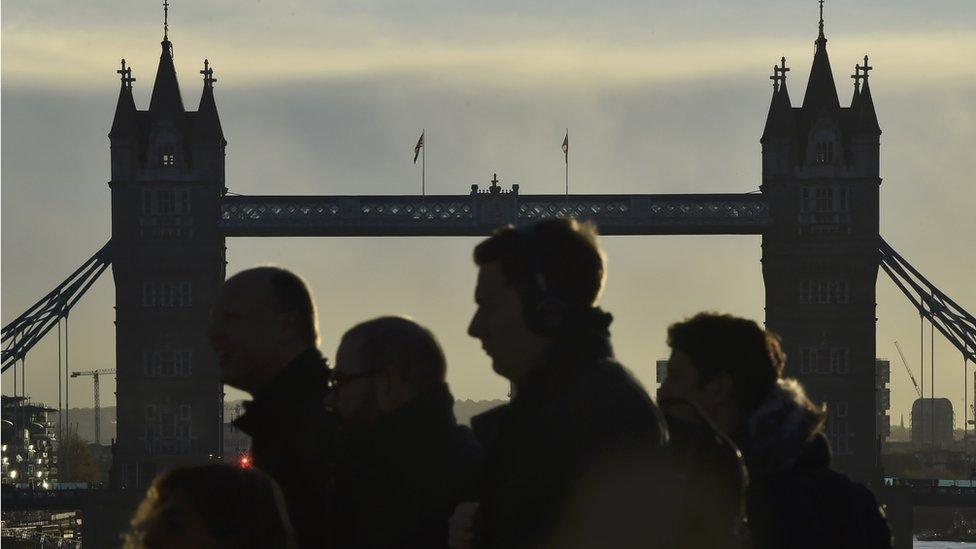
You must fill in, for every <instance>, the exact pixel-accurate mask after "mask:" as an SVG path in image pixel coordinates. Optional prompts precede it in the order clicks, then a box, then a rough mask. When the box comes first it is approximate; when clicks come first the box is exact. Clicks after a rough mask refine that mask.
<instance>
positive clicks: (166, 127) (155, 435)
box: [109, 33, 227, 487]
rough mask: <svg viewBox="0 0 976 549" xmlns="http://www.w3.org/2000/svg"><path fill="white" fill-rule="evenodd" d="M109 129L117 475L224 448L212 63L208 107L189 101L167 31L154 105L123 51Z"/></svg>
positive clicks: (122, 480)
mask: <svg viewBox="0 0 976 549" xmlns="http://www.w3.org/2000/svg"><path fill="white" fill-rule="evenodd" d="M119 72H120V73H121V74H122V89H121V91H120V93H119V101H118V106H117V108H116V112H115V119H114V120H113V123H112V130H111V132H110V133H109V139H110V142H111V151H112V180H111V181H110V182H109V187H110V188H111V193H112V250H113V261H112V269H113V274H114V277H115V292H116V294H115V300H116V301H115V302H116V321H115V324H116V366H117V369H118V378H117V404H118V408H117V416H118V420H117V421H118V424H117V427H118V428H117V441H116V457H115V463H114V467H113V481H114V482H115V483H116V484H117V485H121V486H126V487H139V486H145V484H146V482H148V480H149V479H151V478H152V475H153V474H155V473H157V472H159V471H162V470H165V469H168V468H171V467H174V466H178V465H184V464H192V463H201V462H204V461H207V460H208V459H212V457H217V456H219V455H220V454H221V448H220V433H221V427H222V426H221V422H222V386H221V384H220V382H219V379H218V372H217V366H216V358H215V356H214V354H213V351H212V350H211V349H210V346H209V343H208V341H207V335H206V334H207V327H208V324H209V315H210V309H211V307H212V306H213V303H212V302H213V300H214V296H215V295H216V293H217V290H218V288H219V285H220V284H221V282H222V281H223V279H224V264H225V262H224V238H223V236H222V235H221V234H220V233H219V232H218V230H217V217H218V200H219V198H220V196H221V195H222V194H223V193H224V192H225V189H224V147H225V146H226V144H227V142H226V141H225V140H224V136H223V132H222V130H221V126H220V119H219V116H218V115H217V107H216V103H215V101H214V94H213V83H214V82H215V80H214V78H213V71H212V70H211V69H210V66H209V62H205V64H204V70H203V71H201V73H203V74H204V85H203V94H202V97H201V100H200V107H199V110H198V111H196V112H192V111H187V110H186V109H185V108H184V106H183V99H182V96H181V94H180V87H179V83H178V81H177V78H176V69H175V67H174V65H173V45H172V43H171V42H170V41H169V37H168V33H167V35H165V36H164V38H163V41H162V53H161V55H160V58H159V66H158V68H157V72H156V79H155V82H154V85H153V90H152V98H151V100H150V104H149V108H148V110H145V111H140V110H138V109H137V108H136V106H135V102H134V101H133V98H132V82H133V81H134V79H133V78H132V77H131V69H130V68H128V67H126V66H125V62H124V60H123V66H122V69H121V70H120V71H119Z"/></svg>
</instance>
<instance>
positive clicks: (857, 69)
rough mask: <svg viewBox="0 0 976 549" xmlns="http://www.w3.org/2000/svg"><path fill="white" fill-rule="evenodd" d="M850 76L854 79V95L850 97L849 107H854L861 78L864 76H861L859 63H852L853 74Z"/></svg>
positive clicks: (858, 93) (859, 91) (859, 89)
mask: <svg viewBox="0 0 976 549" xmlns="http://www.w3.org/2000/svg"><path fill="white" fill-rule="evenodd" d="M851 78H853V79H854V96H853V97H851V108H852V109H856V108H857V98H858V96H859V95H860V94H861V79H862V78H864V77H863V76H861V65H857V64H855V65H854V74H852V75H851Z"/></svg>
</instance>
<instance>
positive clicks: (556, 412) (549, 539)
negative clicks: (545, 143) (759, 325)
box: [452, 219, 668, 548]
mask: <svg viewBox="0 0 976 549" xmlns="http://www.w3.org/2000/svg"><path fill="white" fill-rule="evenodd" d="M474 260H475V263H476V264H477V265H478V267H479V272H478V283H477V289H476V290H475V301H476V303H477V306H478V308H477V312H476V313H475V315H474V318H472V320H471V325H470V327H469V328H468V333H469V334H470V335H471V336H472V337H475V338H477V339H479V340H481V344H482V347H483V348H484V350H485V352H486V353H487V354H488V356H489V357H491V363H492V368H493V369H494V370H495V372H497V373H498V374H500V375H501V376H503V377H505V378H506V379H508V380H509V381H511V383H512V386H513V394H514V396H513V399H512V401H511V403H510V404H506V405H503V406H501V407H498V408H495V409H493V410H491V411H489V412H486V413H484V414H482V415H480V416H477V417H476V418H474V419H473V420H472V425H473V427H474V430H475V434H476V436H477V437H478V439H479V440H480V441H481V443H482V445H483V447H484V448H485V458H486V461H485V469H486V473H485V476H486V482H485V490H484V493H483V497H482V500H481V505H480V509H478V510H477V511H475V509H476V507H475V506H473V505H466V506H464V507H462V508H460V509H459V510H458V512H457V513H456V514H455V517H454V519H453V521H452V522H453V525H454V528H453V529H452V541H453V543H454V545H455V546H459V547H460V546H464V545H466V544H470V543H471V542H475V543H479V544H480V545H482V546H485V547H500V548H501V547H504V548H518V547H538V546H551V547H564V546H572V547H630V546H635V547H656V546H659V545H657V544H656V543H655V541H658V540H664V539H666V538H667V537H668V533H667V532H666V531H665V530H666V529H665V528H664V527H662V528H660V529H658V528H657V527H656V525H655V520H656V519H660V518H662V515H659V514H656V511H657V509H655V508H654V507H653V505H651V504H653V503H655V502H657V501H660V498H659V496H660V495H661V490H664V489H666V488H664V486H663V484H661V483H657V482H651V480H652V479H650V477H648V475H647V473H649V472H653V469H654V466H655V464H654V463H653V461H654V460H655V459H657V457H658V456H659V454H660V452H661V447H662V446H663V444H664V443H665V440H666V432H665V430H664V427H663V423H662V420H661V418H660V415H659V413H658V410H657V409H656V407H655V406H654V404H653V403H652V402H651V399H650V397H649V396H648V395H647V393H646V392H645V391H644V390H643V389H642V388H641V387H640V386H639V385H638V384H637V383H636V382H635V381H634V380H633V379H632V377H631V376H630V375H629V374H628V373H627V372H626V371H625V370H624V369H623V367H621V365H620V364H619V363H617V362H616V361H615V360H614V358H613V351H612V348H611V345H610V335H609V331H608V327H609V324H610V321H611V320H612V317H611V316H610V315H609V314H608V313H605V312H603V311H601V310H600V309H598V308H597V307H596V302H597V299H598V297H599V296H600V293H601V291H602V289H603V282H604V277H605V271H604V256H603V252H602V251H601V250H600V247H599V245H598V244H597V240H596V232H595V229H594V228H593V227H592V226H590V225H581V224H579V223H577V222H576V221H574V220H569V219H552V220H546V221H542V222H539V223H537V224H535V225H532V226H530V227H525V228H521V229H514V228H511V227H508V228H504V229H501V230H499V231H498V232H496V233H495V234H494V235H493V236H491V237H490V238H488V239H487V240H485V241H484V242H482V243H481V244H479V245H478V246H477V247H476V248H475V250H474ZM655 530H656V532H655V534H656V535H657V536H659V537H658V538H656V539H654V538H652V537H651V535H652V534H651V532H654V531H655ZM472 538H476V540H474V539H472Z"/></svg>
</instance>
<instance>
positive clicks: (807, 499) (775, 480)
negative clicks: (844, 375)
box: [740, 380, 891, 549]
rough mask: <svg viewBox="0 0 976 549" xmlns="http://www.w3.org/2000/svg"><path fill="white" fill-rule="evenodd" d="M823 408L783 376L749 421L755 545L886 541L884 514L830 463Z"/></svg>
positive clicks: (746, 436) (793, 547) (767, 548)
mask: <svg viewBox="0 0 976 549" xmlns="http://www.w3.org/2000/svg"><path fill="white" fill-rule="evenodd" d="M822 426H823V414H822V413H821V412H820V411H819V410H817V409H816V408H815V407H814V406H813V405H812V404H811V403H810V401H809V400H807V398H806V396H805V395H804V394H803V389H802V387H801V386H800V385H799V384H798V383H797V382H796V381H793V380H781V381H780V383H779V385H778V386H777V387H776V389H775V390H774V391H773V394H772V395H771V396H770V397H769V398H767V399H766V400H765V401H764V402H763V404H762V405H760V407H759V409H758V410H756V412H755V413H753V414H752V415H751V416H750V417H749V419H748V420H747V422H746V425H745V428H744V430H743V433H742V436H741V437H740V447H741V448H742V452H743V454H744V456H745V458H746V465H747V467H748V469H749V477H750V483H751V487H750V492H749V498H748V504H747V509H748V517H749V524H750V528H751V530H752V536H753V539H754V541H755V546H756V548H757V549H781V548H782V549H786V548H790V549H807V548H809V549H814V548H822V547H831V548H839V549H846V548H850V549H855V548H858V549H874V548H889V547H891V533H890V531H889V529H888V523H887V520H886V519H885V517H884V514H883V513H882V511H881V509H880V506H879V505H878V502H877V500H875V498H874V495H873V494H872V493H871V492H870V491H869V490H868V489H867V488H866V487H864V486H863V485H861V484H858V483H856V482H853V481H851V480H850V479H848V478H847V477H846V476H844V475H843V474H841V473H838V472H836V471H833V470H831V469H830V447H829V445H828V443H827V439H826V438H825V437H824V435H823V432H822Z"/></svg>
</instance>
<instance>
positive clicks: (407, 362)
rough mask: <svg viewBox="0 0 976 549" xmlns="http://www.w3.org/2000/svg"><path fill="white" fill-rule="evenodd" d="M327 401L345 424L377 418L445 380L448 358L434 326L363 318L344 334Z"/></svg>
mask: <svg viewBox="0 0 976 549" xmlns="http://www.w3.org/2000/svg"><path fill="white" fill-rule="evenodd" d="M335 358H336V365H335V369H334V370H333V372H332V382H331V386H332V390H331V391H330V392H329V396H328V397H326V404H327V405H328V406H329V407H330V408H332V409H334V410H335V411H336V412H337V413H338V414H339V416H340V417H341V418H342V422H343V424H344V425H345V426H346V427H352V428H355V427H357V426H365V425H370V424H372V423H375V422H376V421H377V420H379V419H381V418H382V417H384V416H386V415H387V414H389V413H390V412H393V411H394V410H396V409H398V408H400V407H401V406H403V405H404V404H406V403H407V402H410V401H411V400H413V399H414V398H416V397H417V395H419V394H420V393H422V392H424V391H426V390H428V389H430V388H432V387H434V386H437V385H439V384H441V383H444V378H445V375H446V372H447V362H446V360H445V359H444V352H443V351H442V350H441V346H440V345H439V344H438V343H437V339H436V338H435V337H434V334H433V333H431V331H430V330H428V329H427V328H424V327H423V326H421V325H420V324H417V323H416V322H414V321H413V320H411V319H409V318H406V317H402V316H384V317H380V318H375V319H373V320H368V321H366V322H363V323H361V324H358V325H356V326H354V327H353V328H351V329H350V330H349V331H347V332H346V333H345V334H344V335H343V336H342V341H341V342H340V343H339V349H338V350H337V351H336V357H335Z"/></svg>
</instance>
